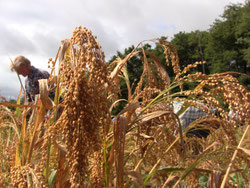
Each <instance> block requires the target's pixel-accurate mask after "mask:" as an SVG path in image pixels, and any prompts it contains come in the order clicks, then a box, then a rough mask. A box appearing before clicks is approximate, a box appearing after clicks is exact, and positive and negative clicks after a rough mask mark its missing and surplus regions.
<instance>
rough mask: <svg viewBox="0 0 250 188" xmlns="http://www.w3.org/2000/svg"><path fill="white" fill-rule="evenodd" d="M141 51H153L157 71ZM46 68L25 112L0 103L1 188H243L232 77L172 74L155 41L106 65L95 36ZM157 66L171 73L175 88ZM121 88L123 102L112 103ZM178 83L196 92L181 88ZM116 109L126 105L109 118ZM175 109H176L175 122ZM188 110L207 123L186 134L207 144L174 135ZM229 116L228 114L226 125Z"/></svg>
mask: <svg viewBox="0 0 250 188" xmlns="http://www.w3.org/2000/svg"><path fill="white" fill-rule="evenodd" d="M144 42H154V43H156V44H157V45H160V46H161V47H162V49H163V52H164V55H165V59H166V62H164V63H163V62H160V61H159V60H158V59H157V58H156V57H155V56H154V55H153V54H151V53H150V52H148V51H146V50H145V49H144V48H143V44H144ZM132 57H138V58H139V59H141V63H142V64H143V73H142V74H141V77H140V80H139V82H138V83H137V84H135V85H133V84H134V83H132V84H131V83H130V82H131V80H130V75H129V72H128V71H127V68H126V64H127V63H128V61H129V60H130V59H131V58H132ZM49 63H50V66H51V77H50V78H49V80H48V81H49V82H48V83H50V84H49V85H50V88H48V87H47V80H44V81H41V83H40V84H41V86H40V89H41V92H40V93H41V94H40V97H38V98H37V102H36V103H35V104H34V105H32V106H31V105H29V106H26V105H20V104H17V105H14V106H15V107H18V108H16V109H17V110H16V111H10V110H9V109H8V108H6V106H8V105H10V104H9V103H7V102H5V101H3V100H2V101H1V106H0V110H1V124H0V138H1V147H0V159H1V160H0V167H1V168H0V169H1V175H0V178H1V181H0V186H1V187H60V188H61V187H65V188H66V187H197V186H201V181H200V178H201V177H204V176H206V177H208V179H207V181H206V182H205V184H206V185H207V186H210V187H220V186H221V187H247V186H249V184H248V180H249V178H250V177H249V171H248V169H249V119H250V117H249V114H250V113H249V111H250V103H249V92H248V91H247V89H246V88H244V87H243V86H242V85H240V84H239V82H238V81H237V79H236V78H235V77H233V76H232V75H233V74H238V73H231V72H230V73H220V74H213V75H206V74H202V73H199V72H197V73H190V70H191V69H193V68H196V67H197V66H199V65H200V64H203V63H205V62H196V63H194V64H192V65H188V66H187V67H185V68H184V69H183V70H181V69H180V66H179V59H178V54H177V51H176V49H175V48H174V46H173V45H172V44H171V43H169V42H167V41H163V40H153V41H143V42H141V43H139V45H138V46H137V47H136V48H135V49H134V50H133V51H132V52H131V53H130V54H129V55H127V56H126V57H125V58H124V59H116V60H115V61H114V62H113V63H111V64H110V65H107V64H106V63H105V60H104V53H103V51H102V49H101V47H100V45H99V44H98V42H97V40H96V37H95V36H93V35H92V33H91V31H89V30H88V29H86V28H82V27H79V28H76V29H75V30H74V31H73V35H72V37H71V39H66V40H64V41H62V45H61V47H60V48H59V50H58V54H57V55H56V58H55V60H52V59H50V61H49ZM56 63H58V64H59V66H58V67H59V70H58V71H57V72H58V75H55V72H56V71H55V67H56V66H55V65H56ZM164 64H168V65H172V67H173V71H174V73H175V75H176V76H175V78H174V79H172V80H171V79H170V77H169V75H168V71H169V70H166V69H165V68H164V67H165V66H164ZM245 76H246V77H248V76H247V75H245ZM122 79H124V80H125V83H126V85H127V89H128V97H127V99H119V93H120V82H121V80H122ZM248 79H249V77H248ZM51 83H53V84H51ZM186 83H193V85H195V89H184V88H185V87H183V86H184V85H185V84H186ZM132 87H134V89H132ZM48 89H54V90H55V93H56V97H55V100H54V102H52V101H50V100H49V99H48ZM121 101H126V106H125V107H124V109H123V110H121V111H120V112H119V113H118V115H116V116H113V115H112V111H113V109H114V107H115V106H116V105H117V104H119V103H120V102H121ZM174 101H180V102H184V105H183V107H182V109H181V110H180V111H179V112H178V114H175V113H174V110H173V102H174ZM198 102H199V103H198ZM201 103H202V104H203V105H199V104H201ZM190 106H195V107H196V108H200V109H202V110H203V111H205V112H206V113H207V114H208V116H207V117H203V118H201V119H198V120H196V121H195V122H193V123H192V124H191V125H190V127H194V128H195V127H197V126H202V125H204V126H206V127H207V128H209V129H210V134H209V136H208V137H207V138H206V139H205V138H198V137H188V136H187V134H186V132H187V130H182V126H181V122H180V120H179V116H180V115H181V113H183V112H184V111H185V109H187V108H188V107H190ZM213 108H216V109H218V111H219V112H220V117H218V116H215V115H214V114H213V112H212V111H211V109H213ZM48 109H50V110H51V115H50V116H49V118H45V114H46V111H47V110H48ZM229 110H233V111H234V112H237V113H235V115H234V116H233V117H229V116H228V111H229ZM29 111H31V112H32V114H31V115H30V117H29V118H28V117H27V114H29ZM232 177H234V178H232Z"/></svg>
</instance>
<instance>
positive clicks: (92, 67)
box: [59, 27, 108, 187]
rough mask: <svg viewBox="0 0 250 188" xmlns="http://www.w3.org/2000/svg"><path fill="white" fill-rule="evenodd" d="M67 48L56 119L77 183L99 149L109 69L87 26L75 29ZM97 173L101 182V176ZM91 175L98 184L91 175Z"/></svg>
mask: <svg viewBox="0 0 250 188" xmlns="http://www.w3.org/2000/svg"><path fill="white" fill-rule="evenodd" d="M68 51H69V53H66V57H65V61H64V63H62V64H61V67H60V68H61V69H60V70H61V78H62V82H61V83H62V88H63V89H64V90H65V95H64V99H63V105H64V109H65V110H64V111H63V113H62V115H61V117H60V119H59V121H60V122H61V126H63V132H62V134H63V140H64V141H65V143H66V146H67V150H68V151H67V155H66V158H67V161H68V166H69V167H70V175H71V179H70V182H71V184H72V187H77V186H80V185H83V184H84V179H85V175H86V173H89V171H88V168H89V162H90V161H89V160H90V156H91V155H92V154H93V153H96V152H97V153H98V152H101V147H100V146H101V145H100V144H101V142H102V133H103V126H104V125H106V123H107V121H108V120H107V112H108V104H107V102H108V101H107V95H108V78H107V76H108V72H107V67H106V64H105V61H104V54H103V52H102V50H101V47H100V46H99V44H98V42H97V41H96V37H95V36H93V35H92V33H91V31H89V30H88V29H86V28H81V27H79V28H76V29H75V30H74V32H73V36H72V38H71V45H70V47H69V49H68ZM95 155H97V156H98V154H95ZM99 165H100V166H98V167H96V168H101V166H102V164H99ZM96 175H98V177H96V178H98V179H99V181H98V182H99V184H100V182H101V181H102V178H101V177H100V176H99V175H100V174H96ZM92 179H93V180H94V181H95V182H94V184H98V182H96V180H97V179H95V178H94V175H93V176H92Z"/></svg>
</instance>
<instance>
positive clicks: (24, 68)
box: [10, 56, 31, 77]
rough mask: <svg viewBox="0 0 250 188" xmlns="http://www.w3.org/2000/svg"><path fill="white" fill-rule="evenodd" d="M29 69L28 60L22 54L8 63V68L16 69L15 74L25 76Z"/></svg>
mask: <svg viewBox="0 0 250 188" xmlns="http://www.w3.org/2000/svg"><path fill="white" fill-rule="evenodd" d="M30 69H31V63H30V60H28V59H27V58H26V57H24V56H17V57H16V58H15V59H14V61H13V62H11V64H10V70H11V71H16V72H17V74H21V75H23V76H24V77H26V76H27V75H28V74H29V72H30Z"/></svg>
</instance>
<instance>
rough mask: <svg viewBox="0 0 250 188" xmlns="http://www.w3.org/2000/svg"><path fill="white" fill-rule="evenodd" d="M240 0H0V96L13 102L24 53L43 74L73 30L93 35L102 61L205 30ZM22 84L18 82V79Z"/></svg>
mask: <svg viewBox="0 0 250 188" xmlns="http://www.w3.org/2000/svg"><path fill="white" fill-rule="evenodd" d="M244 2H245V0H67V1H66V0H60V1H59V0H39V1H38V0H0V63H1V68H0V95H1V96H4V97H6V98H7V100H9V99H10V98H16V97H17V95H18V93H19V90H20V87H21V86H20V83H19V81H18V77H17V75H16V74H15V73H13V72H11V71H10V70H9V64H10V60H9V57H10V58H11V59H14V58H15V57H16V56H17V55H24V56H26V57H27V58H28V59H30V60H31V63H32V64H33V65H34V66H36V67H38V68H42V69H45V70H48V71H50V70H49V69H48V63H47V62H48V59H49V58H53V59H54V58H55V56H56V53H57V51H58V48H59V46H60V42H61V40H64V39H66V38H70V37H71V35H72V32H73V30H74V28H75V27H77V26H85V27H87V28H88V29H90V30H91V31H92V33H93V34H94V35H96V36H97V40H98V42H99V43H100V45H101V46H102V49H103V51H104V53H105V56H106V60H109V58H110V57H111V56H112V55H115V54H116V51H117V50H119V51H123V50H124V48H126V47H129V46H131V45H137V44H138V43H139V42H140V41H142V40H146V39H153V38H159V37H161V36H167V37H168V39H169V40H171V38H172V37H173V35H174V34H177V33H178V32H180V31H185V32H190V31H195V30H202V31H203V30H207V29H209V27H210V25H211V24H213V22H214V21H215V19H216V18H219V16H220V15H221V14H222V13H223V11H224V8H225V6H226V5H229V4H230V3H244ZM22 81H23V83H24V79H22Z"/></svg>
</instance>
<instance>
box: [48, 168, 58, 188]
mask: <svg viewBox="0 0 250 188" xmlns="http://www.w3.org/2000/svg"><path fill="white" fill-rule="evenodd" d="M56 173H57V170H53V172H51V174H50V176H49V179H48V184H49V186H50V187H51V185H52V184H53V183H54V182H55V180H56Z"/></svg>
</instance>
